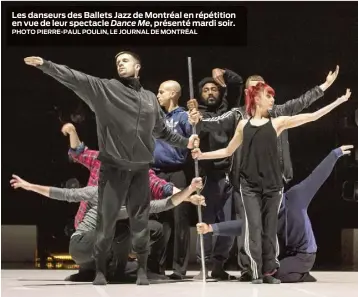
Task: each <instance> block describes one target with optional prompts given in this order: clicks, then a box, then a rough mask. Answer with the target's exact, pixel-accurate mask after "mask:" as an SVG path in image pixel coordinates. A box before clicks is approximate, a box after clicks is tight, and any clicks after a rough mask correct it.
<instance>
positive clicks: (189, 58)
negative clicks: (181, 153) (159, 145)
mask: <svg viewBox="0 0 358 297" xmlns="http://www.w3.org/2000/svg"><path fill="white" fill-rule="evenodd" d="M188 71H189V94H190V99H193V98H194V85H193V69H192V64H191V57H188ZM193 134H196V125H195V123H194V124H193ZM194 165H195V177H199V161H198V159H195V160H194ZM197 194H199V190H197ZM198 220H199V223H202V221H203V219H202V214H201V205H198ZM199 237H200V254H201V270H202V272H203V282H204V283H205V282H206V271H205V254H204V238H203V234H199Z"/></svg>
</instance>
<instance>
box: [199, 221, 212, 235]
mask: <svg viewBox="0 0 358 297" xmlns="http://www.w3.org/2000/svg"><path fill="white" fill-rule="evenodd" d="M196 230H197V231H198V234H206V233H209V232H213V228H212V227H211V225H208V224H205V223H197V224H196Z"/></svg>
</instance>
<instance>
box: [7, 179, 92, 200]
mask: <svg viewBox="0 0 358 297" xmlns="http://www.w3.org/2000/svg"><path fill="white" fill-rule="evenodd" d="M12 177H13V178H12V179H11V181H10V183H11V186H12V187H13V188H14V189H19V188H22V189H24V190H27V191H31V192H35V193H38V194H40V195H43V196H46V197H49V198H51V199H55V200H61V201H67V202H80V201H96V200H97V197H98V193H97V192H98V188H97V187H85V188H80V189H61V188H56V187H48V186H41V185H35V184H31V183H29V182H27V181H25V180H24V179H22V178H20V177H19V176H17V175H13V176H12Z"/></svg>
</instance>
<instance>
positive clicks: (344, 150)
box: [340, 145, 354, 155]
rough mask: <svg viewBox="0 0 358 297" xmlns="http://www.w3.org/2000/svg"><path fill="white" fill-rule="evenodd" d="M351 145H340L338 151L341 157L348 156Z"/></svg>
mask: <svg viewBox="0 0 358 297" xmlns="http://www.w3.org/2000/svg"><path fill="white" fill-rule="evenodd" d="M353 148H354V146H353V145H342V146H341V147H340V149H341V150H342V153H343V155H350V154H351V149H353Z"/></svg>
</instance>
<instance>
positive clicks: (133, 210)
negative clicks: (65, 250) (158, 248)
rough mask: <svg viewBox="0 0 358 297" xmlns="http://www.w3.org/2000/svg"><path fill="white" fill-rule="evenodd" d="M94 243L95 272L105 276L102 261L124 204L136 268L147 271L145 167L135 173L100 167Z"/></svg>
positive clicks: (147, 176)
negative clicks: (136, 263)
mask: <svg viewBox="0 0 358 297" xmlns="http://www.w3.org/2000/svg"><path fill="white" fill-rule="evenodd" d="M98 194H99V195H98V216H97V228H96V231H97V240H96V244H95V248H94V255H95V259H96V270H97V271H99V272H102V273H104V275H106V262H107V258H108V254H109V251H110V247H111V243H112V240H113V237H114V232H115V224H116V220H117V216H118V213H119V210H120V208H121V206H122V205H123V204H124V203H125V205H126V207H127V212H128V216H129V225H130V229H131V234H132V241H133V251H134V252H135V253H136V254H137V259H138V267H139V268H143V269H144V270H146V269H147V267H146V266H147V259H148V248H149V230H148V218H149V203H150V196H149V175H148V168H145V169H143V170H137V171H129V170H121V169H120V168H118V167H113V166H108V165H107V164H106V165H105V164H103V163H102V165H101V169H100V176H99V183H98Z"/></svg>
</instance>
